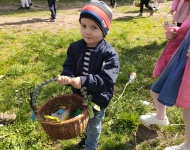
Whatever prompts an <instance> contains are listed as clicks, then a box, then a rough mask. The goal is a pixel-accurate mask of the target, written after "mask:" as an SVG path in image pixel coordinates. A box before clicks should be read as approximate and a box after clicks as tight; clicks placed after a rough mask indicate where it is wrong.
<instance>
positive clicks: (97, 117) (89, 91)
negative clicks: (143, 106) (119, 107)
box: [58, 1, 119, 150]
mask: <svg viewBox="0 0 190 150" xmlns="http://www.w3.org/2000/svg"><path fill="white" fill-rule="evenodd" d="M111 20H112V12H111V10H110V8H109V7H108V6H107V5H106V4H105V3H104V2H100V1H91V2H89V3H88V4H87V5H86V6H84V7H83V8H82V10H81V13H80V18H79V22H80V31H81V35H82V39H81V40H79V41H76V42H74V43H72V44H71V45H70V46H69V48H68V51H67V58H66V61H65V62H64V64H63V68H64V69H63V71H62V73H61V76H58V83H59V84H64V85H71V86H72V87H73V92H74V93H76V94H79V95H81V96H83V97H84V99H87V97H88V95H91V96H92V100H91V101H92V102H94V103H95V104H96V105H98V106H100V111H97V110H95V109H93V112H94V117H93V118H89V121H88V125H87V128H86V137H85V138H84V139H82V140H81V142H79V144H78V148H86V150H95V149H96V148H97V144H98V139H99V136H100V133H101V128H102V127H101V121H102V119H103V117H104V114H105V110H106V107H107V106H108V104H109V101H110V100H111V98H112V96H113V90H114V84H115V82H116V79H117V77H118V73H119V60H118V54H117V52H116V51H115V50H114V49H113V47H112V46H110V45H109V44H108V43H107V42H106V41H105V39H104V37H105V36H106V35H107V33H108V31H109V29H110V24H111Z"/></svg>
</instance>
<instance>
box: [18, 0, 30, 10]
mask: <svg viewBox="0 0 190 150" xmlns="http://www.w3.org/2000/svg"><path fill="white" fill-rule="evenodd" d="M30 6H32V1H31V0H21V7H20V9H30Z"/></svg>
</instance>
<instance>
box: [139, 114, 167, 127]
mask: <svg viewBox="0 0 190 150" xmlns="http://www.w3.org/2000/svg"><path fill="white" fill-rule="evenodd" d="M140 121H141V122H142V123H143V124H148V125H152V124H156V125H161V126H168V125H169V120H168V117H165V118H164V119H163V120H160V119H157V118H156V114H146V115H141V116H140Z"/></svg>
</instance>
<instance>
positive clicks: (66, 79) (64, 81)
mask: <svg viewBox="0 0 190 150" xmlns="http://www.w3.org/2000/svg"><path fill="white" fill-rule="evenodd" d="M57 78H58V80H57V82H58V83H59V84H64V85H67V84H70V82H71V78H70V77H67V76H60V75H58V76H57Z"/></svg>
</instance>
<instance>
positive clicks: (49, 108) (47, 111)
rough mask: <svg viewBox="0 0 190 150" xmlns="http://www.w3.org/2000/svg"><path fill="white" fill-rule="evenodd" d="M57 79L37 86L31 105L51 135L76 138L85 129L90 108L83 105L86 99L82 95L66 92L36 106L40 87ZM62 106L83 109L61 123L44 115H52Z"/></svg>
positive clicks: (55, 137) (45, 129)
mask: <svg viewBox="0 0 190 150" xmlns="http://www.w3.org/2000/svg"><path fill="white" fill-rule="evenodd" d="M56 80H57V79H56V78H54V79H51V80H47V81H45V82H43V83H42V84H40V85H39V86H38V87H37V88H36V90H35V91H34V92H33V95H32V98H31V107H32V109H33V111H34V112H35V113H36V117H37V120H38V121H39V122H40V123H41V125H42V127H43V129H44V131H45V132H46V133H47V134H48V135H49V136H50V137H52V138H54V139H60V140H62V139H71V138H75V137H77V136H78V135H79V134H81V133H82V132H83V131H84V130H85V128H86V126H87V122H88V109H87V106H84V105H83V101H84V100H83V98H82V97H80V96H78V95H76V94H65V95H62V96H57V97H54V98H51V99H49V100H48V101H46V102H45V103H44V104H43V105H42V106H40V107H39V108H37V107H36V97H37V93H38V91H39V89H40V88H41V87H42V86H44V85H46V84H47V83H50V82H52V81H56ZM60 106H66V107H70V108H71V112H72V111H73V112H74V111H75V110H77V109H81V110H83V111H82V113H81V114H80V115H78V116H76V117H74V118H71V119H69V120H65V121H62V122H60V123H58V122H53V121H47V120H46V119H45V117H44V115H51V113H53V112H55V111H57V110H58V109H59V108H60Z"/></svg>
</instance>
